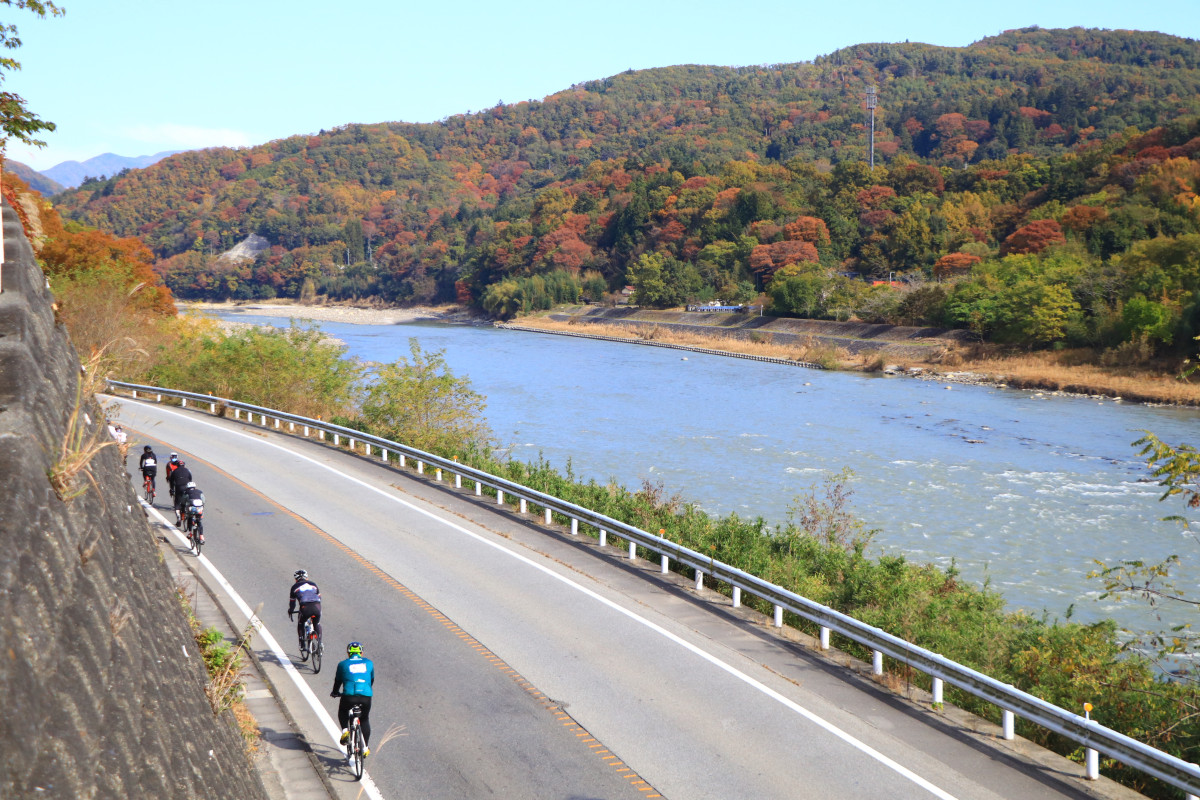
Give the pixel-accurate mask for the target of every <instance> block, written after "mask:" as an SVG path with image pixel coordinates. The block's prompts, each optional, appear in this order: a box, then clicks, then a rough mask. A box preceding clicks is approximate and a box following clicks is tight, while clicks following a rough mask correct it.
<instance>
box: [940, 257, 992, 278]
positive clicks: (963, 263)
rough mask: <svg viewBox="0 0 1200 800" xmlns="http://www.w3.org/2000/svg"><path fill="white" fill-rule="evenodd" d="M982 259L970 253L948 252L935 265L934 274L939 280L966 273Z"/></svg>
mask: <svg viewBox="0 0 1200 800" xmlns="http://www.w3.org/2000/svg"><path fill="white" fill-rule="evenodd" d="M982 260H983V259H982V258H980V257H979V256H973V255H970V254H969V253H947V254H946V255H944V256H942V257H941V258H939V259H938V260H937V262H936V263H935V264H934V265H933V274H934V275H935V276H937V278H938V280H945V279H946V278H949V277H951V276H953V275H964V274H966V273H968V272H970V271H971V267H973V266H974V265H976V264H978V263H979V262H980V261H982Z"/></svg>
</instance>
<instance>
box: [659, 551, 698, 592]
mask: <svg viewBox="0 0 1200 800" xmlns="http://www.w3.org/2000/svg"><path fill="white" fill-rule="evenodd" d="M663 558H666V556H663ZM663 566H664V567H665V566H666V564H664V565H663ZM663 572H666V570H665V569H664V570H663ZM703 588H704V573H703V572H701V571H700V570H696V591H697V592H698V591H700V590H702V589H703Z"/></svg>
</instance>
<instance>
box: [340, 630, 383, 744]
mask: <svg viewBox="0 0 1200 800" xmlns="http://www.w3.org/2000/svg"><path fill="white" fill-rule="evenodd" d="M362 653H363V647H362V645H361V644H359V643H358V642H351V643H350V644H348V645H346V656H347V658H346V659H345V660H344V661H340V662H338V665H337V671H336V672H334V673H333V691H332V692H330V693H329V696H330V697H341V698H342V702H341V703H340V704H339V705H338V723H339V724H340V725H341V726H342V739H341V742H342V744H345V743H346V742H347V741H349V739H350V729H349V727H348V726H349V724H350V708H351V707H352V706H362V716H361V717H360V718H359V719H360V724H361V725H362V732H363V741H364V742H365V743H366V744H368V745H369V744H370V743H371V695H372V688H371V687H373V686H374V685H375V664H374V662H372V661H371V659H369V658H363V654H362ZM343 689H344V690H345V691H343ZM363 755H364V756H369V755H371V748H370V747H366V748H364V749H363Z"/></svg>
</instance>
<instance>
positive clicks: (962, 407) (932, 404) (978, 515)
mask: <svg viewBox="0 0 1200 800" xmlns="http://www.w3.org/2000/svg"><path fill="white" fill-rule="evenodd" d="M229 318H233V319H239V320H247V319H251V318H250V317H248V316H247V315H243V314H237V315H230V316H229ZM254 319H261V320H264V321H270V322H272V323H274V324H279V325H285V326H286V325H287V324H288V323H287V321H286V320H280V319H273V318H254ZM321 328H322V330H324V331H326V332H328V333H329V334H331V335H332V336H336V337H337V338H339V339H341V340H342V341H344V342H346V343H347V345H348V346H349V348H350V353H351V355H354V356H357V357H359V358H361V359H364V360H370V361H393V360H395V359H397V358H399V357H400V356H403V355H407V352H408V339H409V338H410V337H416V338H417V339H418V340H420V342H421V347H422V348H423V349H425V350H436V349H444V350H445V356H446V361H447V363H448V364H449V365H450V367H451V368H452V369H453V370H454V371H455V373H457V374H460V375H466V376H468V377H469V378H470V379H471V382H472V384H473V385H474V387H475V388H476V390H477V391H479V392H481V393H482V394H484V395H486V396H487V398H488V408H487V416H488V420H489V422H490V424H491V426H492V428H493V430H494V431H495V433H496V436H497V439H498V440H499V441H500V442H501V444H502V445H505V446H509V447H511V453H512V455H513V456H514V457H516V458H520V459H531V458H536V457H537V455H538V453H539V452H540V453H542V454H543V455H544V456H545V457H546V458H547V459H548V460H549V461H550V462H551V463H553V464H556V465H558V466H560V467H561V466H563V465H565V464H566V463H567V460H568V459H570V460H571V462H572V464H573V466H574V469H575V472H576V474H577V475H579V476H582V477H584V478H596V479H597V480H600V481H604V480H607V479H608V478H610V477H611V478H615V479H616V480H617V481H619V482H620V483H622V484H624V485H626V486H629V487H633V488H636V487H638V486H640V485H641V483H642V481H643V480H646V479H648V480H651V481H655V482H658V481H661V482H662V484H663V485H664V487H665V488H666V489H667V491H668V492H669V493H679V494H680V495H682V496H683V497H684V499H687V500H690V501H693V502H695V503H696V504H698V505H699V506H700V507H702V508H704V509H705V510H707V511H710V512H712V513H714V514H726V513H729V512H731V511H735V512H737V513H738V514H740V515H743V516H751V517H753V516H762V517H764V518H766V519H767V520H768V521H770V522H772V523H775V522H781V521H783V520H784V519H785V518H786V515H787V512H788V508H789V506H791V505H792V504H793V503H794V502H795V499H796V497H797V496H798V495H800V494H802V493H804V492H805V491H806V490H807V489H808V488H809V487H811V486H812V485H813V484H815V483H818V482H820V481H821V480H822V478H823V477H825V476H830V475H833V474H836V473H837V472H839V471H840V470H842V469H843V468H846V467H848V468H850V469H851V470H853V472H854V478H853V480H852V482H851V488H852V489H853V490H854V497H853V506H854V510H855V512H856V513H857V514H858V515H859V516H861V517H862V518H863V519H864V520H865V521H866V522H867V524H868V525H869V526H870V527H873V528H879V529H880V533H879V535H878V536H877V537H876V539H875V540H874V545H873V546H874V547H875V548H877V549H878V550H880V551H887V552H901V553H903V554H905V555H906V556H907V557H908V558H910V559H911V560H914V561H918V562H922V563H923V562H927V561H928V562H933V563H935V564H938V565H940V566H943V567H945V566H949V565H950V564H951V563H952V562H953V563H955V564H957V566H958V567H959V568H960V569H961V571H962V573H963V577H964V578H966V579H968V580H973V581H976V582H984V581H987V582H990V584H991V585H992V587H994V588H996V589H998V590H999V591H1000V592H1001V593H1003V595H1004V596H1005V598H1006V599H1007V601H1008V603H1009V605H1010V607H1014V608H1017V607H1019V608H1025V609H1027V610H1029V611H1032V612H1034V613H1037V614H1040V613H1042V612H1043V611H1045V612H1048V613H1049V614H1050V616H1051V617H1060V618H1061V617H1062V616H1063V615H1065V613H1066V611H1067V608H1068V607H1069V606H1071V605H1072V604H1074V607H1075V608H1074V613H1075V618H1076V619H1080V620H1094V619H1099V618H1102V617H1106V616H1111V617H1114V618H1116V619H1117V620H1118V622H1119V623H1120V624H1121V625H1123V626H1126V627H1130V628H1134V629H1142V628H1159V627H1161V624H1160V623H1158V622H1156V621H1154V620H1153V619H1152V618H1151V616H1150V615H1149V614H1148V612H1147V611H1146V609H1145V608H1144V607H1143V606H1141V605H1139V604H1135V603H1130V602H1123V603H1119V604H1115V603H1113V602H1111V601H1107V602H1104V603H1099V602H1096V601H1095V598H1096V596H1097V595H1098V594H1099V590H1100V586H1099V584H1098V583H1097V582H1096V581H1095V580H1089V579H1087V578H1086V574H1087V573H1088V571H1089V570H1091V569H1092V568H1094V566H1095V565H1094V563H1093V560H1094V559H1099V560H1102V561H1107V562H1112V561H1116V560H1118V559H1143V560H1147V561H1155V560H1159V559H1162V558H1164V557H1166V556H1168V555H1170V554H1172V553H1180V554H1181V555H1184V556H1185V557H1186V558H1185V564H1184V568H1183V570H1182V571H1181V572H1180V573H1178V577H1179V578H1180V582H1181V583H1182V584H1183V585H1184V586H1187V587H1189V588H1190V590H1191V591H1192V592H1193V593H1195V591H1196V578H1197V577H1198V576H1200V570H1197V569H1196V568H1195V567H1194V566H1189V564H1195V563H1196V562H1197V560H1200V552H1196V549H1195V545H1194V544H1192V543H1191V542H1190V541H1189V540H1186V539H1185V538H1184V537H1183V536H1182V535H1181V532H1180V529H1179V527H1178V526H1177V525H1174V524H1172V523H1167V522H1162V521H1160V519H1161V517H1164V516H1166V515H1167V514H1174V513H1180V512H1181V510H1182V509H1181V506H1180V504H1179V503H1178V501H1175V504H1172V503H1171V501H1168V502H1166V503H1159V502H1158V497H1159V495H1160V493H1161V491H1160V489H1159V487H1158V486H1157V484H1156V483H1154V482H1153V481H1150V480H1149V479H1148V473H1147V470H1146V468H1145V465H1144V464H1143V462H1142V461H1141V460H1140V459H1139V458H1138V457H1137V452H1136V450H1135V449H1134V448H1132V447H1131V446H1130V444H1131V443H1132V442H1133V441H1134V440H1135V439H1137V438H1138V437H1139V436H1140V435H1141V431H1142V430H1151V431H1153V432H1155V433H1156V434H1158V435H1159V436H1160V437H1161V438H1163V439H1164V440H1166V441H1168V442H1172V443H1180V442H1185V441H1186V442H1191V443H1193V444H1195V443H1196V442H1197V440H1200V425H1198V424H1197V423H1198V422H1200V413H1198V412H1196V411H1194V410H1182V409H1169V408H1150V407H1146V406H1139V405H1131V404H1122V403H1114V402H1111V401H1100V400H1096V399H1087V398H1072V397H1054V396H1049V395H1043V394H1040V393H1036V392H1029V391H1021V390H1012V389H998V388H989V387H973V386H960V385H954V386H952V387H950V388H947V386H946V385H945V384H941V383H936V382H929V381H921V380H914V379H910V378H900V377H894V378H889V377H883V376H867V375H860V374H853V373H838V372H822V371H814V370H806V369H801V368H796V367H788V366H783V365H776V364H766V363H759V362H755V361H749V360H745V359H733V358H725V357H719V356H704V355H698V354H693V353H681V352H680V351H676V350H669V349H664V348H656V347H640V346H634V345H627V344H617V343H610V342H602V341H593V340H588V339H576V338H571V337H563V336H554V335H550V334H535V333H525V332H517V331H504V330H497V329H492V328H474V327H464V326H450V325H437V324H409V325H388V326H360V325H338V324H333V323H322V324H321ZM1175 613H1176V614H1177V615H1178V614H1183V613H1184V612H1175ZM1186 619H1190V615H1189V616H1186V617H1185V616H1176V617H1174V620H1175V621H1184V620H1186Z"/></svg>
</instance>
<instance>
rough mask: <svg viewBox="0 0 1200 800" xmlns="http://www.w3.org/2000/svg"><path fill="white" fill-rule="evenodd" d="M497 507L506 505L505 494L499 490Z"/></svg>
mask: <svg viewBox="0 0 1200 800" xmlns="http://www.w3.org/2000/svg"><path fill="white" fill-rule="evenodd" d="M496 505H498V506H502V505H504V492H502V491H500V490H499V489H497V490H496Z"/></svg>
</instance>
